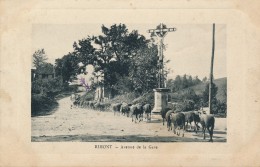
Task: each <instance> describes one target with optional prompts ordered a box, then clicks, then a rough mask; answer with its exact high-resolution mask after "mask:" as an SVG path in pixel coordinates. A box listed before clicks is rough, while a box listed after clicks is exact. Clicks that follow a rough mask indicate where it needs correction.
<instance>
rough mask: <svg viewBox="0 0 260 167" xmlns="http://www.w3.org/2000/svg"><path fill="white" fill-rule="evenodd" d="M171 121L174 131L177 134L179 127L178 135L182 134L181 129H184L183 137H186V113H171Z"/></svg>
mask: <svg viewBox="0 0 260 167" xmlns="http://www.w3.org/2000/svg"><path fill="white" fill-rule="evenodd" d="M170 117H171V121H172V124H173V132H174V134H176V129H177V135H178V136H179V135H180V129H182V137H184V131H185V130H184V126H185V115H184V114H183V113H181V112H179V113H171V114H170Z"/></svg>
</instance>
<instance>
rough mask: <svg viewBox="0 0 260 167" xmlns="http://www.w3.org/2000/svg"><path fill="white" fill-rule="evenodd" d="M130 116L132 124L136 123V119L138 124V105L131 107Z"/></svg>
mask: <svg viewBox="0 0 260 167" xmlns="http://www.w3.org/2000/svg"><path fill="white" fill-rule="evenodd" d="M130 116H131V118H132V122H133V121H134V118H133V117H135V123H136V120H138V109H137V105H132V106H131V107H130Z"/></svg>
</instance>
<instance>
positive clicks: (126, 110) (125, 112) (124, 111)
mask: <svg viewBox="0 0 260 167" xmlns="http://www.w3.org/2000/svg"><path fill="white" fill-rule="evenodd" d="M120 112H121V113H122V115H126V116H127V117H129V112H130V107H129V104H127V103H122V105H121V108H120Z"/></svg>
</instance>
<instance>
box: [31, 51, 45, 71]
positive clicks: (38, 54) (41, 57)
mask: <svg viewBox="0 0 260 167" xmlns="http://www.w3.org/2000/svg"><path fill="white" fill-rule="evenodd" d="M47 59H48V58H47V55H46V54H45V51H44V49H39V50H37V51H35V52H34V53H33V65H34V67H35V68H38V67H40V66H41V65H42V64H44V63H46V60H47Z"/></svg>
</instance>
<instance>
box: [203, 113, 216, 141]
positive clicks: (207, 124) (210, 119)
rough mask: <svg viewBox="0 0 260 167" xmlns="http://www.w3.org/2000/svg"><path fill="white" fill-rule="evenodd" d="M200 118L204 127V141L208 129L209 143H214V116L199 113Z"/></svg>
mask: <svg viewBox="0 0 260 167" xmlns="http://www.w3.org/2000/svg"><path fill="white" fill-rule="evenodd" d="M199 118H200V124H201V126H202V133H203V139H204V140H205V139H206V136H205V131H206V128H207V130H208V132H209V135H210V140H209V142H213V139H212V137H213V129H214V126H215V118H214V116H213V115H212V114H203V113H201V112H199Z"/></svg>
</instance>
